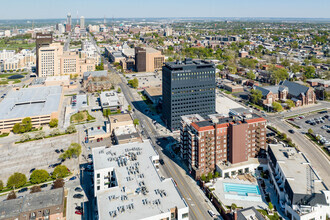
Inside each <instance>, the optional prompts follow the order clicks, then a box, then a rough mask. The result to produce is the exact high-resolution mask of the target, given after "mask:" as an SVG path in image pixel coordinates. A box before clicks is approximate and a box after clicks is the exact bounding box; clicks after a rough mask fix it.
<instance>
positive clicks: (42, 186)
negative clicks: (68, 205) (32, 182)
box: [40, 183, 48, 188]
mask: <svg viewBox="0 0 330 220" xmlns="http://www.w3.org/2000/svg"><path fill="white" fill-rule="evenodd" d="M47 186H48V184H47V183H45V184H42V185H41V186H40V188H46V187H47Z"/></svg>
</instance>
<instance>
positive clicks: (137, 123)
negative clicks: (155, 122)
mask: <svg viewBox="0 0 330 220" xmlns="http://www.w3.org/2000/svg"><path fill="white" fill-rule="evenodd" d="M133 124H134V125H135V126H137V125H139V124H140V121H139V119H137V118H136V119H134V121H133Z"/></svg>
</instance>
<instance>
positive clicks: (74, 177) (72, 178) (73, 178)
mask: <svg viewBox="0 0 330 220" xmlns="http://www.w3.org/2000/svg"><path fill="white" fill-rule="evenodd" d="M75 179H77V177H76V176H73V177H71V178H70V179H69V180H75Z"/></svg>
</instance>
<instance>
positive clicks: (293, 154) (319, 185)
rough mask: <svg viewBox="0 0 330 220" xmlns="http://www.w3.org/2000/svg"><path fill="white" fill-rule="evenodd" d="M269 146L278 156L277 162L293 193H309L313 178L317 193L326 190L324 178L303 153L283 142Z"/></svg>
mask: <svg viewBox="0 0 330 220" xmlns="http://www.w3.org/2000/svg"><path fill="white" fill-rule="evenodd" d="M269 147H270V148H271V150H272V152H273V154H274V156H275V157H276V160H277V163H278V165H279V167H280V169H281V170H282V172H283V173H284V175H285V178H286V180H287V181H288V183H289V185H290V186H291V189H292V190H293V193H296V194H309V193H308V190H307V187H308V185H307V182H308V181H307V180H308V179H310V180H313V182H314V192H315V193H320V192H321V191H323V190H326V188H325V187H324V185H323V182H322V180H321V179H320V177H319V176H318V175H317V173H316V172H315V170H314V169H313V168H312V166H311V164H310V163H309V161H308V159H307V158H306V157H305V155H304V154H303V153H301V152H297V151H296V149H295V148H292V147H285V146H283V145H282V144H270V145H269Z"/></svg>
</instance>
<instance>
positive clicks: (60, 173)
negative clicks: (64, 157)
mask: <svg viewBox="0 0 330 220" xmlns="http://www.w3.org/2000/svg"><path fill="white" fill-rule="evenodd" d="M68 174H69V171H68V168H67V167H66V166H64V165H58V166H57V167H55V169H54V172H53V175H52V178H53V179H57V178H63V177H66V176H67V175H68Z"/></svg>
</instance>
